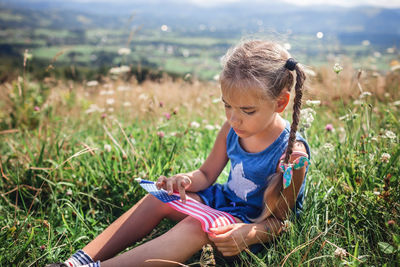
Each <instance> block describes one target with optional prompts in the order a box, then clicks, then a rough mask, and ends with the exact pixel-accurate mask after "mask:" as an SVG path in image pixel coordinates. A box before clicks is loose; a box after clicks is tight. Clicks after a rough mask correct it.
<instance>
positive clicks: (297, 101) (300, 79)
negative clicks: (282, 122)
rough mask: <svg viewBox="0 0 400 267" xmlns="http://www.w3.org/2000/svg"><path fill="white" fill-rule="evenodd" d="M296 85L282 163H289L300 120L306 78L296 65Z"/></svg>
mask: <svg viewBox="0 0 400 267" xmlns="http://www.w3.org/2000/svg"><path fill="white" fill-rule="evenodd" d="M295 70H296V85H295V88H294V89H295V97H294V101H293V115H292V124H291V125H290V135H289V141H288V147H287V150H286V155H285V158H284V160H283V162H284V163H286V164H287V163H289V159H290V156H291V155H292V152H293V145H294V143H295V141H296V132H297V126H298V125H299V120H300V110H301V99H302V97H303V84H304V81H305V79H306V75H305V74H304V72H303V71H302V70H301V68H300V67H299V66H298V65H296V68H295Z"/></svg>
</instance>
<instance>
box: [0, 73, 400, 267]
mask: <svg viewBox="0 0 400 267" xmlns="http://www.w3.org/2000/svg"><path fill="white" fill-rule="evenodd" d="M391 75H396V73H392V74H391ZM397 75H398V73H397ZM381 78H383V79H385V76H382V77H381ZM337 79H339V80H340V82H337V81H338V80H337ZM39 83H40V84H41V85H42V86H33V85H31V84H30V83H28V82H24V81H22V80H21V81H19V82H14V85H11V84H4V85H1V89H2V90H0V96H1V97H0V99H2V100H1V101H0V102H1V103H2V106H1V107H2V111H1V113H0V126H1V129H2V130H0V164H1V165H0V166H1V178H0V192H1V198H0V222H1V232H0V244H1V245H0V266H43V265H44V264H45V263H47V262H52V261H59V260H61V259H65V258H67V257H68V256H69V255H70V254H71V253H73V252H74V251H75V250H77V249H79V248H81V247H83V246H84V245H85V244H86V243H87V242H89V241H90V240H91V239H93V238H94V237H95V236H96V235H97V234H99V233H100V232H101V231H102V229H104V228H105V227H107V225H109V224H110V223H111V222H112V221H113V220H115V219H116V218H117V217H118V216H120V215H121V214H122V213H123V212H124V211H126V210H127V209H129V208H130V207H131V206H132V205H133V204H134V203H136V202H137V201H138V200H139V199H140V198H141V197H143V196H144V192H143V190H141V189H140V187H138V185H137V184H136V183H135V182H134V178H135V177H138V176H140V177H143V178H148V179H155V178H156V177H158V175H161V174H163V175H166V176H168V175H172V174H174V173H178V172H185V171H189V170H193V169H195V168H198V167H199V166H200V165H201V164H202V162H203V161H204V159H205V158H206V157H207V155H208V153H209V151H210V149H211V147H212V144H213V141H214V138H215V136H216V134H217V129H214V130H209V129H207V128H210V127H207V128H206V125H221V123H222V122H223V120H224V115H223V109H222V105H221V104H220V103H214V102H217V101H213V100H215V99H218V98H219V91H218V86H217V84H215V83H200V82H197V81H192V82H191V83H189V82H183V81H180V82H179V81H178V82H172V81H170V80H169V79H168V78H167V77H166V78H165V79H164V81H162V82H161V83H153V82H145V83H144V84H140V85H138V84H136V83H134V82H126V81H124V80H122V79H118V80H110V79H105V80H104V82H103V83H102V84H100V85H98V86H96V87H88V86H87V85H85V84H78V83H69V84H68V83H63V82H58V83H56V84H46V82H45V81H41V82H39ZM357 83H358V84H359V85H360V87H361V88H362V90H364V91H367V90H368V91H371V92H372V95H371V96H366V97H364V98H360V92H359V90H358V89H355V88H358V87H357ZM18 84H19V86H18ZM21 86H22V87H21ZM122 86H124V87H125V88H127V89H126V90H123V91H122V90H118V88H123V87H122ZM308 87H309V90H308V96H307V97H306V98H312V99H319V100H321V105H319V106H315V107H312V106H307V104H305V105H304V108H306V107H311V108H313V109H314V110H315V112H316V113H315V115H314V121H313V122H312V125H311V127H310V128H304V127H303V129H302V131H303V133H304V134H305V135H306V136H307V138H308V141H309V143H310V146H311V148H312V165H311V168H310V171H309V173H308V178H307V179H308V184H307V187H306V199H305V202H304V204H305V207H304V212H303V215H302V217H300V219H293V223H292V224H291V226H290V227H289V228H288V230H287V231H286V232H284V233H283V234H282V235H281V236H280V237H279V238H278V239H276V240H274V241H273V242H272V243H271V244H270V246H269V247H268V248H265V249H264V250H262V251H261V252H259V253H256V254H251V253H249V254H248V253H246V252H243V253H242V254H241V255H240V256H239V257H238V258H236V259H235V260H228V259H224V258H222V257H220V256H218V255H216V260H217V265H218V266H224V265H226V266H280V265H284V266H299V265H302V266H314V265H322V266H338V265H346V266H347V265H349V266H396V263H397V262H399V260H400V232H399V223H400V220H399V219H400V217H399V214H400V206H399V201H398V200H399V199H400V187H399V184H400V183H399V177H400V175H399V174H400V173H399V172H400V171H399V168H398V166H399V157H400V145H399V133H400V124H399V121H398V118H399V116H400V105H399V104H398V102H396V100H397V101H398V100H399V94H398V92H399V91H398V84H397V90H395V89H393V88H391V90H390V91H385V90H383V91H382V90H380V89H379V88H377V87H376V83H374V76H369V75H367V74H366V75H365V76H364V75H361V78H360V79H359V80H354V71H352V70H349V69H345V70H344V71H343V72H341V73H340V74H339V77H337V76H336V75H335V74H334V73H333V71H332V70H329V69H323V68H321V69H319V70H318V73H317V77H316V78H315V79H313V81H312V83H311V84H310V85H309V86H308ZM19 88H25V89H26V95H25V98H24V100H21V99H19V98H18V89H19ZM38 88H42V89H43V88H51V90H50V93H48V90H45V91H46V92H47V93H46V95H43V96H42V98H40V99H37V97H33V96H36V95H37V94H38V92H39V91H38V90H39V89H38ZM385 88H386V87H385V86H383V89H385ZM25 89H23V90H25ZM28 89H29V90H28ZM42 89H40V90H42ZM322 89H324V90H322ZM13 90H14V91H13ZM107 90H108V91H110V90H112V91H113V92H114V93H113V94H112V95H106V94H102V93H101V91H107ZM40 92H41V91H40ZM388 92H390V94H388ZM30 96H32V97H30ZM109 98H112V99H114V103H113V104H106V102H107V99H109ZM13 101H17V102H16V103H19V105H18V106H16V105H12V103H14V102H13ZM127 102H128V103H129V104H130V105H131V106H130V107H128V106H127V105H126V103H127ZM124 103H125V104H124ZM91 104H96V105H97V107H98V108H97V111H93V110H95V109H94V108H93V106H92V112H87V111H88V109H89V107H90V105H91ZM20 106H23V107H25V108H19V107H20ZM35 106H37V107H38V108H39V110H36V111H35V110H34V107H35ZM111 108H112V109H111ZM12 109H18V112H19V113H18V112H15V114H19V117H16V118H15V119H14V120H17V119H18V118H19V120H18V121H17V123H16V124H15V125H16V126H15V127H14V128H13V127H11V125H12V123H11V122H12V118H10V117H9V116H8V114H9V113H8V112H12V111H13V110H12ZM166 113H170V114H172V115H171V118H170V119H167V118H166V116H165V114H166ZM24 116H26V118H25V117H24ZM285 116H286V117H287V118H289V116H290V111H288V112H286V115H285ZM339 118H342V119H339ZM27 120H28V121H29V120H34V122H35V123H31V124H29V123H28V122H27ZM193 121H196V122H198V123H200V127H199V128H195V127H193V124H191V122H193ZM326 124H332V125H333V127H334V129H335V130H334V131H327V130H325V125H326ZM191 125H192V126H191ZM161 131H162V132H164V133H165V136H164V137H163V138H160V137H159V135H158V133H159V132H161ZM389 131H390V132H389ZM393 135H394V136H393ZM111 137H112V138H111ZM105 145H110V146H111V150H110V151H108V150H107V149H106V146H105ZM384 153H387V154H389V155H390V158H388V157H387V156H386V157H385V156H384V155H386V154H384ZM227 172H228V169H227V168H226V169H225V170H224V172H223V174H222V175H221V177H220V178H219V181H220V182H223V181H225V180H226V177H227ZM171 226H172V223H171V222H168V221H164V222H162V224H161V225H160V226H159V227H158V228H157V229H155V230H154V231H153V232H152V234H151V237H155V236H157V235H160V234H162V233H163V232H165V231H166V230H167V229H168V228H170V227H171ZM148 238H150V237H147V239H148ZM138 244H139V243H138ZM339 248H340V249H344V250H345V252H344V253H342V254H339V252H340V250H339ZM335 251H336V253H335ZM214 254H215V251H214ZM201 255H202V254H201V252H199V253H198V254H196V255H194V256H193V257H192V258H191V259H190V260H189V262H188V263H198V264H199V261H200V257H201ZM203 266H204V265H203Z"/></svg>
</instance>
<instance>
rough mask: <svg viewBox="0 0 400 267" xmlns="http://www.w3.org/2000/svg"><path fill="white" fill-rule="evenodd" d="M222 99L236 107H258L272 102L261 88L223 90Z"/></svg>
mask: <svg viewBox="0 0 400 267" xmlns="http://www.w3.org/2000/svg"><path fill="white" fill-rule="evenodd" d="M221 93H222V99H223V100H224V101H225V102H228V103H229V104H230V105H234V106H258V105H260V104H264V103H265V101H267V102H271V101H272V100H271V99H270V98H268V97H266V96H265V94H264V93H263V92H262V90H261V89H260V88H223V87H222V88H221Z"/></svg>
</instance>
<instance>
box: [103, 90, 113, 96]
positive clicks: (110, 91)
mask: <svg viewBox="0 0 400 267" xmlns="http://www.w3.org/2000/svg"><path fill="white" fill-rule="evenodd" d="M113 94H114V91H113V90H108V91H104V90H101V91H100V95H113Z"/></svg>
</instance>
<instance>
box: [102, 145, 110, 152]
mask: <svg viewBox="0 0 400 267" xmlns="http://www.w3.org/2000/svg"><path fill="white" fill-rule="evenodd" d="M104 151H106V152H111V146H110V145H109V144H105V145H104Z"/></svg>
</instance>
